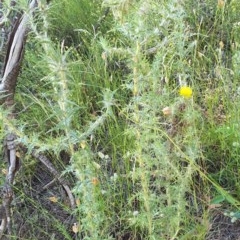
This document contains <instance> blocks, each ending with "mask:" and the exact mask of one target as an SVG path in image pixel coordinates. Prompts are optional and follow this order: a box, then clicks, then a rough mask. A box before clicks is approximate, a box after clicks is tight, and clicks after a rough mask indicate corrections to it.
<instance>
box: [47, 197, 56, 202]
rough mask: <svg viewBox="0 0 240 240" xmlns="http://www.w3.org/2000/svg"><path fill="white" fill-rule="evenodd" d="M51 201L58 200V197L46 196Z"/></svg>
mask: <svg viewBox="0 0 240 240" xmlns="http://www.w3.org/2000/svg"><path fill="white" fill-rule="evenodd" d="M48 199H49V200H50V201H51V202H54V203H56V202H58V199H57V198H56V197H55V196H53V197H50V198H48Z"/></svg>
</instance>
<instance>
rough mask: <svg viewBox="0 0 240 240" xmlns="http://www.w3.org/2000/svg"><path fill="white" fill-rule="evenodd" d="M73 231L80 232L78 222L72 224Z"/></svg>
mask: <svg viewBox="0 0 240 240" xmlns="http://www.w3.org/2000/svg"><path fill="white" fill-rule="evenodd" d="M72 231H73V232H74V233H78V232H79V225H78V224H77V223H74V224H73V226H72Z"/></svg>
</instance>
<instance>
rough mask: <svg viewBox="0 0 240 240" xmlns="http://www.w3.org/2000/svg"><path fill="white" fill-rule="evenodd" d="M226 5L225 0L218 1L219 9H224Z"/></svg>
mask: <svg viewBox="0 0 240 240" xmlns="http://www.w3.org/2000/svg"><path fill="white" fill-rule="evenodd" d="M224 5H225V1H224V0H218V7H219V8H223V7H224Z"/></svg>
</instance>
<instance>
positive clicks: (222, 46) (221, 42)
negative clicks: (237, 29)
mask: <svg viewBox="0 0 240 240" xmlns="http://www.w3.org/2000/svg"><path fill="white" fill-rule="evenodd" d="M219 47H220V49H223V48H224V43H223V41H220V42H219Z"/></svg>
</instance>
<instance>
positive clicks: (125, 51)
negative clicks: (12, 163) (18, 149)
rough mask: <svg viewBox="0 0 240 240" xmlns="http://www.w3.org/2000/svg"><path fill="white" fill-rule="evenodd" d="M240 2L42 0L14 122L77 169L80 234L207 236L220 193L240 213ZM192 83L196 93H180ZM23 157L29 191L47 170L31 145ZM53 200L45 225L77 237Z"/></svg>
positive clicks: (58, 160) (24, 137)
mask: <svg viewBox="0 0 240 240" xmlns="http://www.w3.org/2000/svg"><path fill="white" fill-rule="evenodd" d="M193 6H194V8H193ZM239 7H240V5H239V3H238V1H233V0H232V1H225V5H224V6H221V4H218V3H217V1H213V0H205V1H201V3H196V2H195V1H193V0H187V1H185V2H184V4H183V3H181V1H178V0H170V1H161V2H159V1H157V0H148V1H127V0H122V1H112V0H105V1H101V2H99V1H91V2H89V1H86V0H81V1H79V0H78V1H77V0H68V1H65V0H60V1H52V2H51V4H50V6H49V8H47V7H46V6H44V5H43V7H42V8H40V9H39V13H38V14H37V15H36V16H37V21H36V22H32V29H33V30H32V32H31V34H30V36H29V38H28V42H27V45H26V53H25V58H24V61H23V67H22V72H21V76H20V78H19V85H18V88H17V93H16V109H17V111H18V112H19V115H18V119H17V120H16V122H15V123H14V124H15V127H16V129H18V131H19V136H20V139H19V141H20V142H22V143H23V144H26V145H28V146H29V148H31V147H38V148H39V149H40V150H41V151H43V152H45V153H46V154H47V155H48V156H50V157H51V159H52V161H53V163H54V164H55V166H57V167H58V168H59V169H60V170H61V171H63V174H64V176H66V178H67V179H68V180H69V182H70V184H71V186H72V192H73V194H74V196H75V197H76V199H78V200H79V202H80V203H79V204H77V207H76V209H75V210H74V211H73V212H72V215H73V216H74V218H75V224H77V226H78V230H79V231H78V232H77V233H76V234H75V237H77V238H78V239H89V240H90V239H91V240H99V239H102V240H103V239H132V240H140V239H149V240H154V239H156V240H165V239H172V240H174V239H181V240H183V239H186V240H187V239H196V240H197V239H199V240H201V239H205V238H206V236H207V233H208V230H209V226H210V221H211V211H209V210H208V207H209V205H210V204H211V203H210V201H211V200H212V201H213V203H221V204H222V206H221V207H222V209H221V211H222V212H224V211H225V212H227V213H229V212H230V211H233V212H235V213H238V210H239V202H238V200H237V199H239V195H240V194H239V190H240V186H239V159H238V158H239V153H240V151H239V145H240V143H239V137H240V136H239V128H240V126H239V107H238V106H239V102H240V97H239V96H240V95H239V75H240V72H239V69H238V68H239V44H240V42H239V41H240V39H239V31H240V27H239V24H238V22H239V21H240V17H239V14H238V12H239V11H238V9H239ZM106 9H109V14H108V15H107V16H106V17H105V18H104V19H103V20H102V21H100V19H102V16H103V15H104V12H105V10H106ZM99 23H100V25H99V28H98V29H97V31H95V29H94V26H96V24H99ZM184 85H188V86H190V87H191V88H192V90H193V96H192V97H190V98H184V97H182V96H180V95H179V89H180V87H181V86H184ZM166 107H168V108H169V109H170V110H171V112H170V114H164V113H163V111H162V110H163V109H164V108H166ZM5 116H6V114H2V118H1V120H4V119H5ZM1 138H3V136H2V135H1ZM63 153H64V154H65V155H64V156H65V158H66V159H67V160H66V159H65V160H66V161H64V159H63V157H62V155H63ZM24 166H25V169H24V170H23V171H22V172H21V173H20V174H21V175H20V176H19V177H18V178H17V180H18V181H17V189H18V190H19V191H17V193H18V194H19V195H20V196H24V194H26V191H25V193H22V192H21V191H20V189H21V188H23V189H24V186H26V185H28V184H30V183H31V179H33V178H34V176H35V175H36V174H35V171H36V163H35V162H34V161H33V159H32V158H31V157H29V156H26V157H25V159H24ZM29 169H30V170H29ZM21 178H22V179H28V180H26V182H25V181H24V182H25V185H24V184H22V185H21ZM1 179H2V178H1ZM1 182H2V180H1ZM23 192H24V190H23ZM21 194H23V195H21ZM25 201H26V200H25ZM29 201H33V202H34V201H36V200H33V199H31V198H30V197H29ZM37 206H38V205H37ZM22 211H23V212H24V211H25V214H23V215H24V216H25V215H27V212H28V210H27V207H26V206H25V207H24V208H22ZM39 211H40V212H39V214H41V209H40V210H39ZM42 212H44V217H45V221H46V225H47V221H48V220H49V222H51V223H53V226H55V227H54V229H55V230H54V231H56V232H58V231H59V232H60V233H61V234H62V235H64V236H65V238H66V239H73V238H71V237H73V236H74V234H73V232H72V230H71V228H70V227H69V226H67V225H66V226H65V225H64V224H61V223H60V222H59V221H58V219H57V217H55V216H51V215H50V214H49V216H48V213H47V212H45V210H44V209H42ZM235 216H236V218H238V215H237V214H236V215H235ZM32 217H33V218H29V219H28V221H29V222H31V221H32V224H30V225H29V226H31V227H32V229H35V230H36V231H38V232H40V230H41V227H38V224H39V222H38V220H39V219H36V215H35V214H33V215H32ZM40 226H41V225H40ZM43 231H44V230H43ZM54 231H53V232H54ZM51 232H52V231H51ZM44 234H45V233H44ZM27 237H29V236H27ZM53 239H54V238H53Z"/></svg>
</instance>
